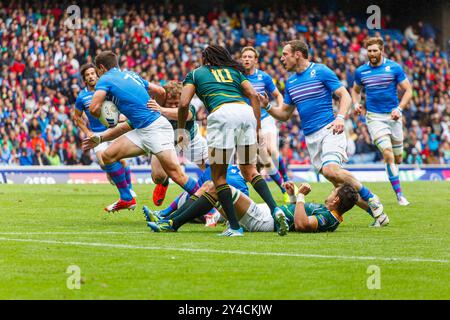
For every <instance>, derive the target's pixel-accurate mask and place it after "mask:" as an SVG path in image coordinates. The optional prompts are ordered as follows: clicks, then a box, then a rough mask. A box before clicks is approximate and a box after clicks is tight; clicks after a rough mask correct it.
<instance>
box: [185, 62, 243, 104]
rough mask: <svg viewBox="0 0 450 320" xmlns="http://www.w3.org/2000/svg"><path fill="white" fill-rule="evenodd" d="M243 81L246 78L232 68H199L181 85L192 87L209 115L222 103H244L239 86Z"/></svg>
mask: <svg viewBox="0 0 450 320" xmlns="http://www.w3.org/2000/svg"><path fill="white" fill-rule="evenodd" d="M244 81H248V80H247V78H246V77H245V76H244V75H243V74H242V73H241V72H239V71H238V70H235V69H233V68H228V67H211V66H201V67H200V68H197V69H195V70H193V71H191V72H189V73H188V75H187V76H186V79H184V81H183V85H190V84H191V85H194V86H195V93H196V94H197V96H198V97H199V98H200V100H202V102H203V104H204V105H205V107H206V109H207V110H208V112H210V113H211V112H214V111H215V110H216V109H217V108H218V107H220V106H221V105H222V104H224V103H232V102H240V103H246V102H245V95H244V93H243V91H242V85H241V84H242V82H244Z"/></svg>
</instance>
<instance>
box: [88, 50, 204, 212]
mask: <svg viewBox="0 0 450 320" xmlns="http://www.w3.org/2000/svg"><path fill="white" fill-rule="evenodd" d="M95 65H96V68H97V73H98V74H99V75H100V79H99V81H98V82H97V85H96V87H95V93H94V96H93V97H92V103H91V106H90V107H89V110H90V112H91V114H92V115H93V116H94V117H96V118H98V117H99V116H100V112H101V106H102V103H103V102H104V101H105V100H111V101H113V102H114V103H115V104H116V106H117V108H118V109H119V111H120V112H121V113H122V114H124V115H125V116H126V117H127V119H128V120H127V122H126V123H125V124H124V125H125V126H128V127H131V128H132V129H133V130H132V131H129V132H127V133H126V134H124V135H123V136H120V138H118V139H117V140H115V141H114V142H113V143H112V144H111V145H110V146H109V147H108V148H107V149H106V150H105V151H104V152H103V154H102V159H103V162H104V164H105V168H106V171H107V172H108V173H109V174H110V176H111V178H112V180H113V181H114V183H115V184H116V186H117V187H118V188H119V192H120V200H119V201H116V202H114V203H113V204H112V205H110V206H108V207H106V208H105V210H106V211H117V210H121V209H128V208H131V209H134V208H135V206H136V200H135V199H134V198H133V196H132V195H131V193H130V189H129V187H128V184H127V183H126V179H125V171H124V168H123V166H122V165H121V164H120V160H121V159H124V158H130V157H136V156H140V155H144V154H153V155H155V156H156V157H157V158H158V160H159V162H160V163H161V166H162V167H163V168H164V170H165V171H166V172H167V174H168V176H169V177H170V178H171V179H172V180H173V181H174V182H175V183H177V184H178V185H180V186H181V187H182V188H183V189H184V190H186V191H187V192H189V193H190V194H193V193H194V192H195V191H196V190H197V189H198V184H197V181H195V179H193V178H190V177H188V176H187V175H186V174H185V173H184V171H183V170H182V168H181V166H180V163H179V161H178V157H177V154H176V152H175V147H174V133H173V129H172V126H171V125H170V123H169V121H168V120H167V119H166V118H164V117H162V116H161V114H160V113H159V112H155V111H153V110H150V109H149V108H148V107H147V102H148V100H150V95H149V93H151V85H150V84H149V82H148V81H146V80H144V79H142V78H141V77H140V76H139V75H137V74H136V73H133V72H129V71H122V70H120V69H119V64H118V59H117V56H116V55H115V54H114V53H113V52H111V51H104V52H102V53H100V54H99V55H97V56H96V57H95ZM161 90H162V92H163V91H164V89H162V88H161ZM164 94H165V93H164ZM156 98H158V97H156ZM106 138H107V137H106V134H102V135H95V134H94V135H93V136H92V137H90V139H89V140H91V141H94V142H95V143H101V142H103V141H108V140H107V139H106ZM109 138H111V137H109Z"/></svg>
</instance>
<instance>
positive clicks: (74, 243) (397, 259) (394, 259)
mask: <svg viewBox="0 0 450 320" xmlns="http://www.w3.org/2000/svg"><path fill="white" fill-rule="evenodd" d="M0 241H10V242H29V243H30V242H31V243H45V244H57V245H68V246H88V247H104V248H117V249H139V250H161V251H162V250H167V251H184V252H197V253H217V254H235V255H261V256H284V257H298V258H319V259H339V260H381V261H390V262H434V263H449V262H450V260H445V259H423V258H408V257H371V256H338V255H321V254H303V253H288V252H254V251H237V250H214V249H196V248H170V247H148V246H134V245H126V244H114V243H99V242H79V241H58V240H38V239H14V238H3V237H0Z"/></svg>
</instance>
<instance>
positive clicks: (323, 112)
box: [284, 62, 342, 135]
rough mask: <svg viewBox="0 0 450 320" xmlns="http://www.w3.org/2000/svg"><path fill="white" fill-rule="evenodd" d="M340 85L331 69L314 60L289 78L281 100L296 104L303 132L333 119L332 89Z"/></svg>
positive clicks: (333, 90)
mask: <svg viewBox="0 0 450 320" xmlns="http://www.w3.org/2000/svg"><path fill="white" fill-rule="evenodd" d="M340 87H342V83H341V82H340V81H339V79H338V77H337V76H336V74H335V73H334V72H333V71H331V70H330V68H328V67H327V66H325V65H323V64H320V63H314V62H311V63H310V64H309V66H308V67H307V68H306V70H304V71H302V72H300V73H295V74H293V75H292V76H291V77H290V78H289V79H288V81H287V82H286V87H285V91H284V103H286V104H288V105H295V106H296V107H297V110H298V113H299V114H300V119H301V121H302V126H303V132H304V134H305V135H310V134H312V133H314V132H316V131H319V130H320V129H322V128H323V127H325V126H326V125H327V124H329V123H331V122H333V121H334V119H335V116H334V113H333V92H335V91H336V90H337V89H339V88H340Z"/></svg>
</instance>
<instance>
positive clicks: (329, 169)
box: [322, 165, 340, 184]
mask: <svg viewBox="0 0 450 320" xmlns="http://www.w3.org/2000/svg"><path fill="white" fill-rule="evenodd" d="M339 170H340V168H339V167H338V166H334V165H327V166H325V167H323V168H322V174H323V176H324V177H325V178H327V180H329V181H330V182H331V183H333V184H336V183H339V176H340V175H339Z"/></svg>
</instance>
